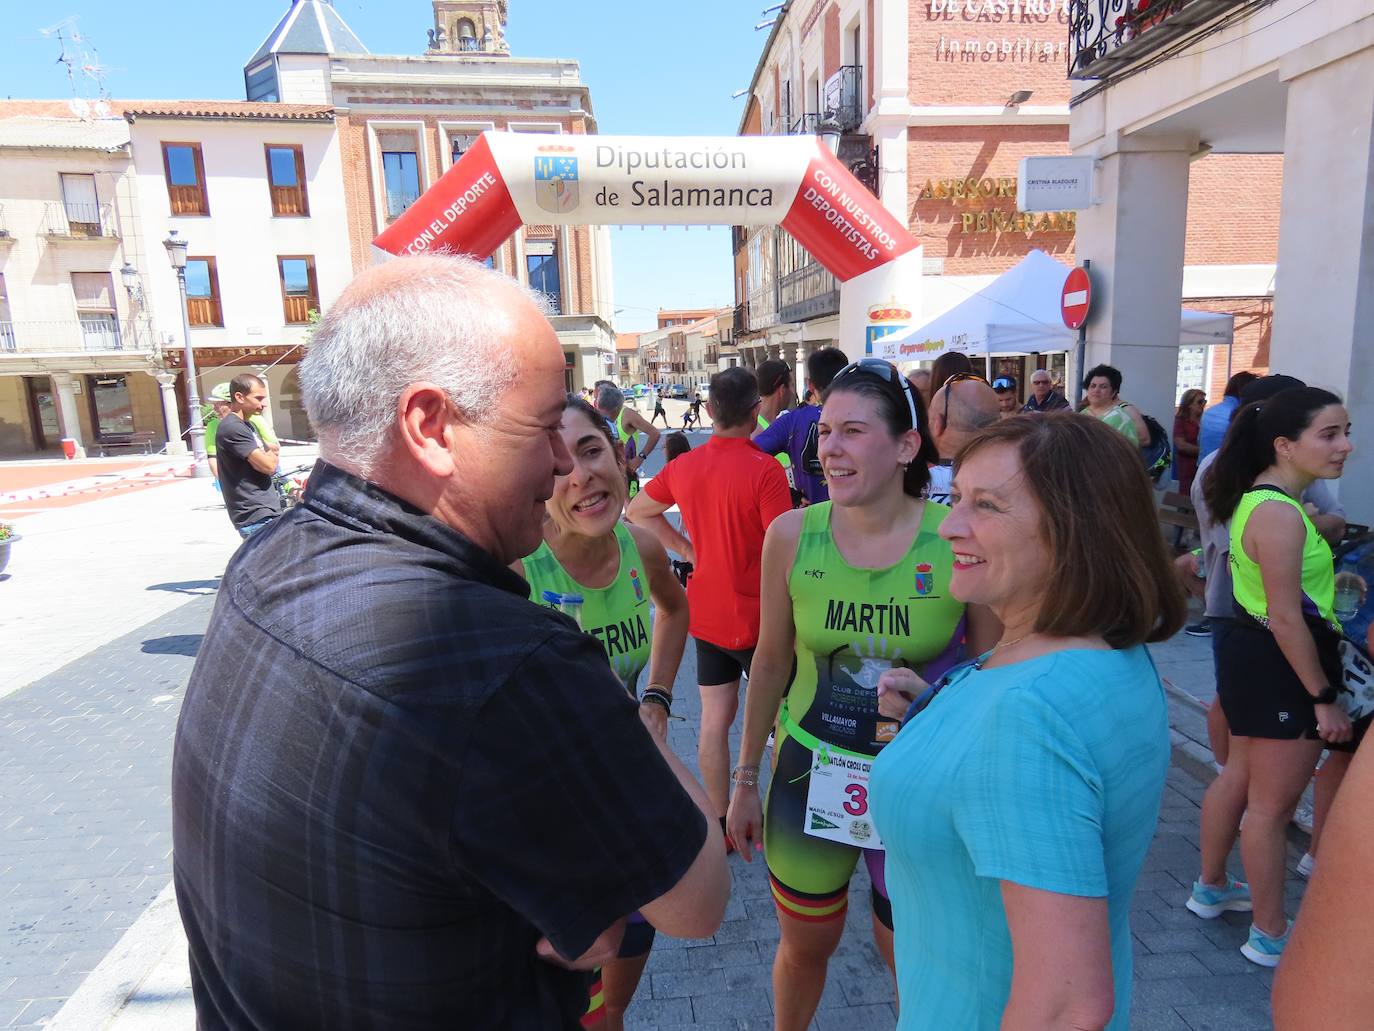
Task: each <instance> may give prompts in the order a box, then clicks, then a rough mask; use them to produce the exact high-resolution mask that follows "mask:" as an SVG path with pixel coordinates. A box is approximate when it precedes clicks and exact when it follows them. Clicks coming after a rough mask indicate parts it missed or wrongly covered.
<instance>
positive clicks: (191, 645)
mask: <svg viewBox="0 0 1374 1031" xmlns="http://www.w3.org/2000/svg"><path fill="white" fill-rule="evenodd" d="M204 639H205V635H204V634H169V635H168V636H166V637H152V638H149V639H148V640H146V641H144V642H143V647H142V648H141V649H139V650H140V651H142V652H143V653H144V654H145V655H185V656H188V657H190V658H193V659H194V658H195V657H196V653H197V652H199V651H200V642H201V641H202V640H204Z"/></svg>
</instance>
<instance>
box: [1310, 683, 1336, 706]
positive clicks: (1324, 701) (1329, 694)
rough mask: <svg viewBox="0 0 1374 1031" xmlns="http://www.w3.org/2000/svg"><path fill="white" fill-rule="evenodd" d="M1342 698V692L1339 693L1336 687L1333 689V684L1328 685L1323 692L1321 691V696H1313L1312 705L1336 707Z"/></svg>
mask: <svg viewBox="0 0 1374 1031" xmlns="http://www.w3.org/2000/svg"><path fill="white" fill-rule="evenodd" d="M1340 696H1341V693H1340V691H1338V690H1337V689H1336V688H1335V687H1333V686H1332V685H1331V684H1327V685H1326V687H1324V688H1323V689H1322V691H1321V693H1320V694H1314V695H1313V696H1312V704H1313V705H1335V704H1336V700H1337V699H1339V698H1340Z"/></svg>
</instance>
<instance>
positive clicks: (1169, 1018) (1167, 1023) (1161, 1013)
mask: <svg viewBox="0 0 1374 1031" xmlns="http://www.w3.org/2000/svg"><path fill="white" fill-rule="evenodd" d="M1131 1031H1191V1029H1190V1028H1189V1027H1188V1022H1187V1021H1186V1020H1184V1019H1183V1018H1182V1017H1180V1016H1179V1015H1178V1013H1177V1012H1176V1011H1175V1010H1173V1009H1172V1008H1166V1009H1147V1010H1141V1009H1136V1008H1134V1007H1132V1009H1131Z"/></svg>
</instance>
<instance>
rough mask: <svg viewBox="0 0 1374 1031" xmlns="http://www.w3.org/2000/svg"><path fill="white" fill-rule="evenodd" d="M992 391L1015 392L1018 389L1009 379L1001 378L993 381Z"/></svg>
mask: <svg viewBox="0 0 1374 1031" xmlns="http://www.w3.org/2000/svg"><path fill="white" fill-rule="evenodd" d="M992 389H993V390H1015V389H1016V384H1015V383H1013V382H1012V381H1011V380H1009V379H1007V377H1005V376H999V377H998V378H997V379H995V380H993V381H992Z"/></svg>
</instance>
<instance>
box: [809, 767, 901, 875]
mask: <svg viewBox="0 0 1374 1031" xmlns="http://www.w3.org/2000/svg"><path fill="white" fill-rule="evenodd" d="M872 772H873V760H871V759H864V758H862V757H861V756H857V755H845V754H843V753H840V752H832V751H830V750H829V749H828V748H826V747H825V746H824V745H822V746H821V747H820V748H817V749H815V750H813V751H812V753H811V777H810V786H809V787H808V789H807V792H806V826H805V828H804V829H805V831H806V833H807V834H810V835H811V836H812V837H816V838H825V839H827V840H829V841H838V842H839V843H840V844H842V845H857V846H858V847H860V848H874V849H879V850H881V849H882V847H883V843H882V840H881V839H880V838H879V837H878V829H877V828H876V827H874V826H873V817H872V814H871V813H870V812H869V805H868V778H869V775H870V774H871V773H872Z"/></svg>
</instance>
